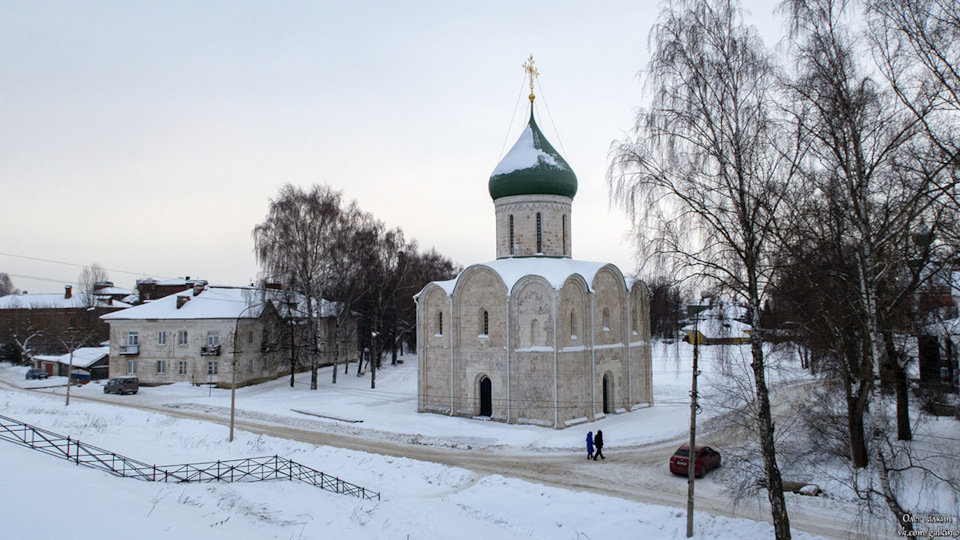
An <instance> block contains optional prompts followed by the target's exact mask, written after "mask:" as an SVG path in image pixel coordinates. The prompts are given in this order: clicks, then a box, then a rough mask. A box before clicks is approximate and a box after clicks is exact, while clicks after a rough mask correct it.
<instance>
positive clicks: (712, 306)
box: [682, 298, 751, 345]
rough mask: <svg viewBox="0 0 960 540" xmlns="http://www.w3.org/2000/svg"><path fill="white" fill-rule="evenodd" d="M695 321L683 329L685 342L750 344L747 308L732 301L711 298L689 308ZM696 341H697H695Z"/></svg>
mask: <svg viewBox="0 0 960 540" xmlns="http://www.w3.org/2000/svg"><path fill="white" fill-rule="evenodd" d="M688 310H689V312H690V313H691V314H692V316H693V317H695V321H694V322H693V323H691V324H688V325H687V326H684V327H683V328H682V331H683V333H684V334H685V336H684V338H683V340H684V341H686V342H687V343H698V344H700V345H743V344H746V343H749V342H750V330H751V329H750V325H749V324H747V323H745V322H743V321H744V319H745V318H746V308H744V307H743V306H740V305H738V304H736V303H735V302H731V301H724V300H722V299H718V298H711V299H710V301H709V302H708V303H703V302H702V303H701V304H698V305H697V306H696V307H695V308H688ZM695 340H696V341H695Z"/></svg>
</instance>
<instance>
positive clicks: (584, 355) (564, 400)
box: [557, 275, 593, 427]
mask: <svg viewBox="0 0 960 540" xmlns="http://www.w3.org/2000/svg"><path fill="white" fill-rule="evenodd" d="M589 294H590V293H589V291H588V289H587V283H586V282H585V281H584V280H583V278H582V277H580V276H576V275H575V276H571V277H570V278H568V279H567V281H566V283H564V285H563V287H562V288H561V289H560V302H559V305H560V307H559V310H558V313H557V318H558V320H559V323H560V324H559V325H558V328H559V330H558V334H559V336H558V339H557V342H558V343H559V345H560V351H559V353H558V363H559V372H560V381H559V389H560V400H559V411H558V419H559V424H560V426H559V427H563V426H565V425H566V422H568V421H571V420H578V419H582V418H592V415H593V392H592V390H591V389H592V386H591V380H592V371H593V370H592V369H591V358H592V355H591V352H590V349H589V348H588V346H589V345H590V331H589V328H590V311H589V308H590V303H589V302H590V300H589ZM571 314H572V316H571Z"/></svg>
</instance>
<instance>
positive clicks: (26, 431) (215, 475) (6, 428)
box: [0, 415, 380, 500]
mask: <svg viewBox="0 0 960 540" xmlns="http://www.w3.org/2000/svg"><path fill="white" fill-rule="evenodd" d="M0 439H2V440H5V441H10V442H12V443H15V444H19V445H20V446H26V447H27V448H32V449H34V450H37V451H38V452H43V453H45V454H49V455H51V456H56V457H59V458H62V459H66V460H68V461H72V462H74V463H75V464H77V465H83V466H85V467H91V468H94V469H100V470H103V471H107V472H108V473H110V474H113V475H115V476H122V477H124V478H136V479H138V480H144V481H147V482H261V481H264V480H297V481H300V482H305V483H307V484H311V485H314V486H316V487H319V488H320V489H323V490H326V491H331V492H333V493H340V494H343V495H351V496H354V497H359V498H361V499H376V500H380V493H379V492H376V491H371V490H368V489H366V488H364V487H362V486H358V485H355V484H351V483H350V482H345V481H343V480H341V479H339V478H337V477H334V476H330V475H328V474H325V473H322V472H320V471H318V470H316V469H312V468H310V467H307V466H306V465H303V464H301V463H297V462H296V461H291V460H289V459H285V458H282V457H279V456H267V457H257V458H245V459H232V460H228V461H210V462H206V463H185V464H182V465H162V466H157V465H150V464H147V463H144V462H142V461H138V460H135V459H131V458H128V457H126V456H122V455H120V454H117V453H115V452H110V451H109V450H104V449H103V448H99V447H96V446H93V445H92V444H87V443H84V442H81V441H79V440H76V439H72V438H70V437H66V436H63V435H60V434H59V433H54V432H52V431H48V430H46V429H42V428H38V427H36V426H31V425H30V424H25V423H23V422H20V421H19V420H15V419H13V418H9V417H7V416H3V415H0Z"/></svg>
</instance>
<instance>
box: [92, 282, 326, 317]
mask: <svg viewBox="0 0 960 540" xmlns="http://www.w3.org/2000/svg"><path fill="white" fill-rule="evenodd" d="M262 293H263V291H262V290H260V289H257V288H255V287H219V286H211V285H207V286H205V287H203V288H202V289H201V290H200V293H199V294H195V292H194V289H187V290H185V291H181V292H179V293H177V294H171V295H169V296H164V297H163V298H159V299H157V300H154V301H152V302H148V303H145V304H143V305H140V306H136V307H132V308H130V309H125V310H123V311H118V312H116V313H110V314H107V315H104V316H102V317H101V319H104V320H107V321H111V320H113V321H117V320H143V319H175V320H184V319H239V318H243V319H255V318H258V317H260V314H261V313H262V312H263V308H264V307H265V305H266V303H265V301H264V299H263V294H262ZM181 298H183V300H180V299H181ZM267 299H268V300H269V301H271V302H272V303H273V304H274V306H275V307H276V308H277V310H278V311H279V312H280V313H281V314H286V313H289V312H290V311H291V310H290V309H289V305H288V303H287V302H286V301H285V298H284V296H283V293H282V292H281V291H267ZM178 305H179V306H180V307H179V308H178V307H177V306H178ZM301 305H303V302H302V300H297V307H296V308H294V309H293V312H294V313H298V312H299V313H302V309H301V308H300V307H299V306H301ZM335 307H336V304H334V303H332V302H327V301H326V300H322V301H321V305H320V316H321V317H329V316H332V315H334V314H335V313H336V309H335Z"/></svg>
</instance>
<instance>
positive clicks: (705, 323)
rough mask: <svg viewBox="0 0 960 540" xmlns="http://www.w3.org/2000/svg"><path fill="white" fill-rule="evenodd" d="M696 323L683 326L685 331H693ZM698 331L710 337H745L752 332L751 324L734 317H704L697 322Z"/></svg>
mask: <svg viewBox="0 0 960 540" xmlns="http://www.w3.org/2000/svg"><path fill="white" fill-rule="evenodd" d="M693 329H694V325H692V324H688V325H687V326H684V327H683V331H684V332H693ZM696 329H697V332H700V334H701V335H702V336H704V337H706V338H708V339H722V338H743V337H747V334H748V333H749V332H750V325H749V324H746V323H742V322H740V321H737V320H733V319H704V320H700V321H698V322H697V324H696Z"/></svg>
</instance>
